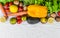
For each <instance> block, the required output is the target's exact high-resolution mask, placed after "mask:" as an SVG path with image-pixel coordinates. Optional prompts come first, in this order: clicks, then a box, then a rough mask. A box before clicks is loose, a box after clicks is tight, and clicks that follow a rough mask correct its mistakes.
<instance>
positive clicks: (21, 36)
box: [0, 12, 60, 38]
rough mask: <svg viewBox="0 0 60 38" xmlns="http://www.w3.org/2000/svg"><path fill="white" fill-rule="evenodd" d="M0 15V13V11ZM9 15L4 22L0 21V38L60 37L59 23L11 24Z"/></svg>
mask: <svg viewBox="0 0 60 38" xmlns="http://www.w3.org/2000/svg"><path fill="white" fill-rule="evenodd" d="M0 15H2V13H1V12H0ZM9 20H10V17H9V19H8V20H7V22H6V23H0V38H60V23H58V22H54V23H53V24H48V23H47V24H41V23H38V24H35V25H30V24H28V23H27V22H22V23H21V24H19V25H18V24H16V25H11V24H10V23H9Z"/></svg>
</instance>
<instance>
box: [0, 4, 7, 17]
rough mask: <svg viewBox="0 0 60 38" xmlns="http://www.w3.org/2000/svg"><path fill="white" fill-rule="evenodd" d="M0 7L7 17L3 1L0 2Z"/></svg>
mask: <svg viewBox="0 0 60 38" xmlns="http://www.w3.org/2000/svg"><path fill="white" fill-rule="evenodd" d="M0 9H1V11H2V13H3V15H4V16H5V17H7V13H6V11H5V9H4V7H3V5H2V4H1V3H0Z"/></svg>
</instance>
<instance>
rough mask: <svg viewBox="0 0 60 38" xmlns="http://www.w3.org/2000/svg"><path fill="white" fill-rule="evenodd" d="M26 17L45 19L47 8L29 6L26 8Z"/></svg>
mask: <svg viewBox="0 0 60 38" xmlns="http://www.w3.org/2000/svg"><path fill="white" fill-rule="evenodd" d="M27 9H28V11H27V12H28V15H29V16H31V17H38V18H42V17H46V16H47V12H48V10H47V8H46V7H45V6H40V5H29V6H28V8H27Z"/></svg>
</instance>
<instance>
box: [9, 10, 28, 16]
mask: <svg viewBox="0 0 60 38" xmlns="http://www.w3.org/2000/svg"><path fill="white" fill-rule="evenodd" d="M25 14H27V12H26V11H23V12H18V13H15V14H8V16H22V15H25Z"/></svg>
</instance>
